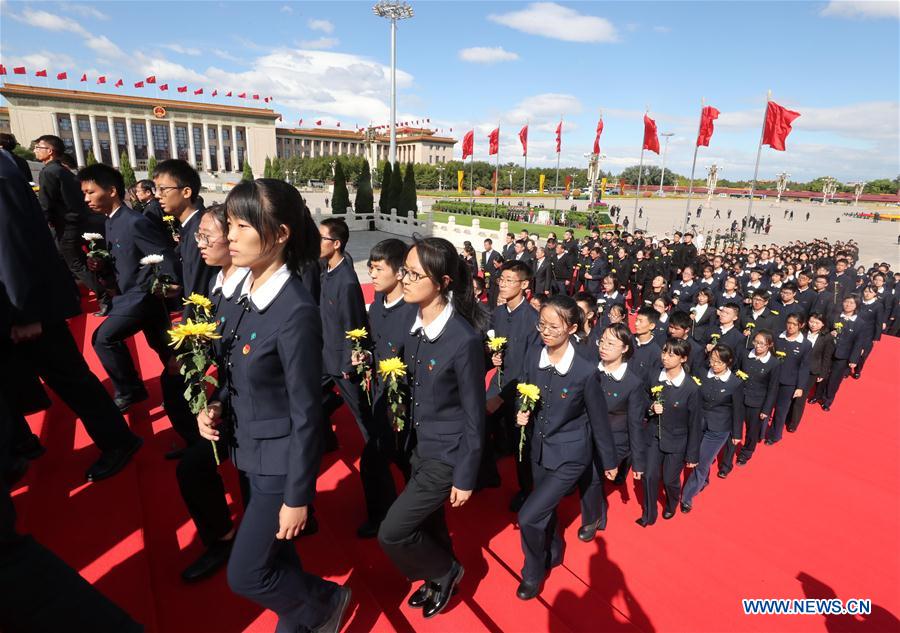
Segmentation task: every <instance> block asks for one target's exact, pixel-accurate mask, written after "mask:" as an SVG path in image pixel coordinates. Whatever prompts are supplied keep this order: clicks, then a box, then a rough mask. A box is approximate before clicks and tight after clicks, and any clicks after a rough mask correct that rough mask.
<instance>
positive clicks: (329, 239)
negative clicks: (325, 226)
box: [319, 235, 337, 242]
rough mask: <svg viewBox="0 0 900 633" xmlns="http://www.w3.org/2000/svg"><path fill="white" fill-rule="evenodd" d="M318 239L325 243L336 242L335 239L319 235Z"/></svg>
mask: <svg viewBox="0 0 900 633" xmlns="http://www.w3.org/2000/svg"><path fill="white" fill-rule="evenodd" d="M319 239H320V240H325V241H326V242H336V241H337V238H334V237H326V236H324V235H320V236H319Z"/></svg>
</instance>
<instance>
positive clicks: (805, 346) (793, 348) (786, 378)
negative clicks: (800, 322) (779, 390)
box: [775, 335, 812, 389]
mask: <svg viewBox="0 0 900 633" xmlns="http://www.w3.org/2000/svg"><path fill="white" fill-rule="evenodd" d="M775 351H776V354H777V352H781V353H782V354H784V356H782V357H781V372H780V373H779V376H778V381H779V384H781V385H793V386H794V387H796V388H797V389H806V385H807V384H808V383H809V364H810V356H811V354H810V352H812V345H810V344H809V341H807V340H806V337H805V336H804V337H803V340H802V341H789V340H787V338H782V337H781V335H779V336H777V337H776V338H775Z"/></svg>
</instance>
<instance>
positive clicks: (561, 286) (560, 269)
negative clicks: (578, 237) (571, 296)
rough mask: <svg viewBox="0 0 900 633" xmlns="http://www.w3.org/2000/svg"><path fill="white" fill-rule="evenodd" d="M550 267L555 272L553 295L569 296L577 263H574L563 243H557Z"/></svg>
mask: <svg viewBox="0 0 900 633" xmlns="http://www.w3.org/2000/svg"><path fill="white" fill-rule="evenodd" d="M550 267H551V269H552V270H553V290H552V294H556V295H564V294H567V293H568V290H569V288H570V286H571V284H572V270H573V269H574V267H575V262H574V261H572V258H571V257H570V256H569V253H568V252H567V251H566V247H565V246H564V245H563V243H562V242H557V243H556V254H555V255H554V256H553V257H552V258H551V260H550Z"/></svg>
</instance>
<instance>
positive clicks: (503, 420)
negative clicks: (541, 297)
mask: <svg viewBox="0 0 900 633" xmlns="http://www.w3.org/2000/svg"><path fill="white" fill-rule="evenodd" d="M497 283H498V286H499V288H500V295H499V299H500V302H501V305H499V306H497V307H496V308H494V310H493V312H492V313H491V319H490V323H489V325H488V328H489V329H488V337H491V336H498V337H503V338H505V339H506V340H507V342H506V347H505V349H504V350H503V351H502V352H496V353H493V354H491V364H490V367H494V368H496V369H497V371H496V372H495V373H494V375H493V376H492V377H491V382H490V384H489V385H488V389H487V396H486V399H487V419H486V425H487V439H488V441H487V443H486V445H485V447H484V451H483V452H482V457H481V461H482V466H481V472H480V474H479V480H480V481H479V483H480V484H482V485H484V486H487V485H489V484H492V483H494V482H496V483H497V484H498V485H499V481H500V475H499V474H498V472H497V464H496V461H497V458H498V453H505V452H508V451H505V450H502V449H504V448H506V447H507V446H508V447H512V445H513V443H515V444H516V445H518V433H513V430H514V428H515V414H516V386H517V385H518V384H519V380H520V378H521V375H522V371H523V363H524V361H525V355H526V354H527V353H528V350H529V349H530V348H531V347H535V346H537V345H539V336H538V333H537V331H536V330H535V325H537V322H538V313H537V311H535V310H534V308H532V307H531V305H529V303H528V302H527V301H526V300H525V292H526V291H527V289H528V286H529V284H530V283H531V269H529V268H528V266H527V265H526V264H523V263H522V262H518V261H515V260H512V261H506V262H503V266H501V267H500V271H499V276H498V278H497ZM489 353H490V352H489ZM501 372H502V373H501ZM513 438H515V442H513ZM516 475H517V476H518V483H519V490H518V492H516V494H515V496H514V497H513V499H512V500H511V501H510V506H509V507H510V511H512V512H518V511H519V508H521V507H522V504H523V503H524V502H525V498H526V497H528V494H529V493H530V492H531V488H532V480H531V468H530V466H529V465H528V463H527V462H525V463H524V464H523V462H517V463H516Z"/></svg>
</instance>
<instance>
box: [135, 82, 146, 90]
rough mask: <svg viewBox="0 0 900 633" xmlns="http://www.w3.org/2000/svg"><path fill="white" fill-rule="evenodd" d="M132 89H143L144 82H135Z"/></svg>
mask: <svg viewBox="0 0 900 633" xmlns="http://www.w3.org/2000/svg"><path fill="white" fill-rule="evenodd" d="M134 87H135V88H143V87H144V82H143V81H136V82H134Z"/></svg>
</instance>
